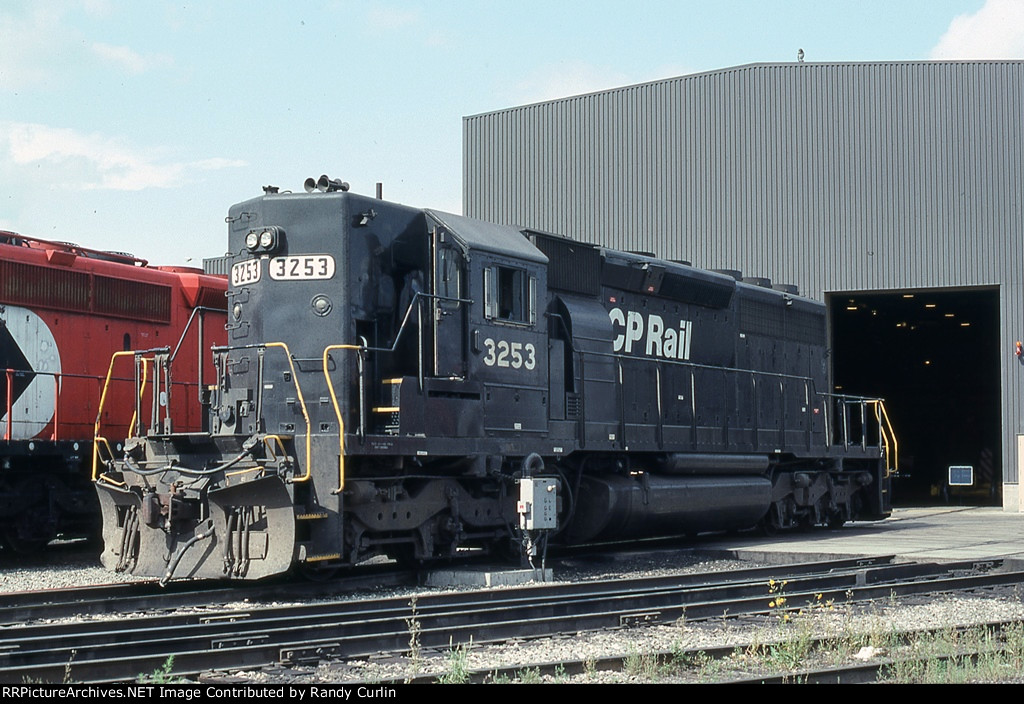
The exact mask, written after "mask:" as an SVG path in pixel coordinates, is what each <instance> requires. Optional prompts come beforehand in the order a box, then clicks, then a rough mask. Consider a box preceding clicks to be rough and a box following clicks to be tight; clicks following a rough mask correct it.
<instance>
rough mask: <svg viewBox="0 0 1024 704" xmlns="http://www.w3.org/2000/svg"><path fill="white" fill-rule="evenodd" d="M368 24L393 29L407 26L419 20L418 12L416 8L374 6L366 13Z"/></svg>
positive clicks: (376, 27) (377, 27) (378, 27)
mask: <svg viewBox="0 0 1024 704" xmlns="http://www.w3.org/2000/svg"><path fill="white" fill-rule="evenodd" d="M366 19H367V21H368V22H369V24H370V26H371V27H373V28H375V29H394V28H396V27H408V26H410V25H413V24H416V23H417V22H419V19H420V13H419V12H417V11H416V10H399V9H397V8H393V7H391V8H389V7H374V8H371V9H370V11H369V12H368V13H367V14H366Z"/></svg>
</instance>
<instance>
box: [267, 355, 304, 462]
mask: <svg viewBox="0 0 1024 704" xmlns="http://www.w3.org/2000/svg"><path fill="white" fill-rule="evenodd" d="M263 346H264V347H280V348H281V349H283V350H284V353H285V356H287V357H288V367H289V369H291V371H292V383H294V384H295V393H297V394H298V395H299V406H301V408H302V417H303V419H305V421H306V473H305V474H304V475H302V476H301V477H296V478H295V479H293V480H292V481H293V482H305V481H309V478H310V476H312V471H313V468H312V466H311V464H310V462H311V459H310V458H311V457H312V454H313V453H312V450H311V442H312V439H311V437H310V436H311V435H312V434H313V425H312V423H310V420H309V411H307V410H306V399H305V398H304V397H303V396H302V388H301V387H300V386H299V376H298V375H297V374H296V373H295V363H294V362H293V361H292V353H291V350H289V349H288V345H286V344H285V343H283V342H266V343H264V344H263ZM260 412H261V413H262V412H263V409H262V408H261V409H260Z"/></svg>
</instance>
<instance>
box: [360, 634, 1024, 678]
mask: <svg viewBox="0 0 1024 704" xmlns="http://www.w3.org/2000/svg"><path fill="white" fill-rule="evenodd" d="M1021 626H1022V624H1021V622H1020V621H990V622H988V623H982V624H975V625H973V626H969V627H962V628H958V629H953V630H954V631H955V632H957V633H961V634H962V633H967V632H968V631H970V630H982V629H984V630H986V631H987V632H988V633H989V634H991V635H992V641H993V642H992V643H991V644H990V645H989V646H988V647H982V648H977V647H968V648H960V649H959V650H958V651H957V652H956V653H941V654H936V653H933V654H930V655H926V656H921V657H914V656H912V655H901V654H899V653H897V655H896V656H895V657H882V656H878V657H875V658H874V659H873V661H872V662H856V663H848V664H843V665H828V666H822V667H801V668H799V669H787V670H786V671H784V672H777V671H775V669H773V668H772V664H771V656H770V655H769V654H768V653H770V652H771V651H773V650H774V649H777V648H780V647H785V643H784V642H767V643H766V642H758V643H740V644H733V645H729V646H720V647H710V648H691V649H688V650H682V651H680V650H673V651H667V650H662V651H655V652H649V653H645V654H643V655H638V654H636V653H629V654H620V655H612V656H606V657H601V658H589V659H562V660H558V661H545V662H532V663H518V664H515V665H505V666H501V667H483V668H473V669H470V668H467V669H466V670H465V671H464V672H462V673H461V676H460V680H461V681H463V682H465V683H494V682H522V681H530V680H533V681H536V680H538V679H540V678H542V677H547V678H549V679H550V680H552V681H558V679H559V678H562V679H565V680H567V679H568V678H570V677H572V676H575V675H585V674H589V675H590V676H594V674H596V673H598V672H614V673H620V674H624V675H629V674H635V675H637V676H641V677H642V676H644V675H647V676H649V677H650V679H653V680H661V681H665V680H669V681H671V678H673V677H675V678H677V679H680V678H681V675H683V674H688V675H689V678H690V679H692V680H695V681H703V682H704V683H707V684H711V683H714V684H787V683H802V684H866V683H872V682H879V681H885V680H887V679H891V678H892V677H893V675H894V672H896V671H898V670H900V669H901V668H902V669H903V670H910V669H915V670H918V671H921V670H924V669H925V668H926V667H928V666H929V665H935V664H936V663H941V662H949V661H959V662H963V661H965V660H972V661H977V660H978V659H980V658H983V657H985V656H987V655H992V654H994V653H999V652H1005V651H1004V650H1003V648H1002V647H1001V643H1000V639H1001V637H1002V634H1003V632H1004V631H1005V630H1006V629H1012V628H1014V627H1016V628H1020V627H1021ZM949 632H950V631H949V629H945V628H942V629H925V630H921V629H915V630H912V631H906V632H900V633H890V634H888V637H889V640H890V643H892V644H895V642H896V641H899V642H900V643H901V644H902V645H903V646H906V645H907V643H911V642H913V641H914V639H921V638H923V637H928V636H933V637H936V636H940V635H943V634H949ZM835 645H836V643H835V638H834V636H828V637H823V638H815V639H813V640H811V641H809V642H806V643H804V644H803V647H805V648H807V649H808V651H809V655H811V656H813V655H814V654H815V652H817V651H820V650H825V649H828V648H832V647H835ZM759 653H760V654H762V655H763V657H762V659H761V662H762V663H763V664H761V665H760V668H761V669H763V670H764V672H762V673H760V674H751V673H750V671H751V670H756V669H758V664H757V660H758V658H757V656H758V654H759ZM737 654H744V655H746V661H747V662H746V663H745V665H734V666H733V671H732V672H728V670H729V669H730V665H729V662H728V661H729V660H730V658H734V657H735V656H736V655H737ZM709 663H719V664H718V665H717V666H715V667H713V668H710V669H712V670H713V671H714V673H715V674H714V675H713V676H703V677H702V676H701V675H700V673H699V669H700V668H699V667H698V664H703V665H704V666H705V667H707V665H708V664H709ZM776 669H777V668H776ZM645 670H646V672H644V671H645ZM768 670H771V672H768ZM445 676H450V673H447V672H445V671H444V670H443V668H434V669H431V668H430V667H429V666H428V667H427V668H425V669H424V671H422V672H420V673H418V674H416V675H415V676H407V677H398V678H392V679H383V680H381V679H379V678H377V679H373V680H348V681H346V684H347V685H349V686H358V685H370V684H430V683H434V682H437V681H438V680H440V679H443V678H444V677H445Z"/></svg>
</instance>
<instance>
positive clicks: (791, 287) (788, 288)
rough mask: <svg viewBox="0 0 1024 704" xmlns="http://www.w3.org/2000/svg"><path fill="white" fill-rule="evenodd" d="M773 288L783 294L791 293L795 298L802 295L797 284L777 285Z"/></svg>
mask: <svg viewBox="0 0 1024 704" xmlns="http://www.w3.org/2000/svg"><path fill="white" fill-rule="evenodd" d="M772 288H773V289H775V290H776V291H782V292H783V293H789V294H792V295H794V296H799V295H800V287H799V286H797V285H796V284H775V285H774V286H772Z"/></svg>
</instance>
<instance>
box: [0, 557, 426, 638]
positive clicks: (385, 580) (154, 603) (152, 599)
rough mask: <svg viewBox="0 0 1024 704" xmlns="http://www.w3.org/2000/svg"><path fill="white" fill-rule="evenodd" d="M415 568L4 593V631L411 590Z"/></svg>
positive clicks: (0, 613)
mask: <svg viewBox="0 0 1024 704" xmlns="http://www.w3.org/2000/svg"><path fill="white" fill-rule="evenodd" d="M416 579H417V574H416V572H415V571H413V570H396V569H395V566H394V565H380V566H371V567H368V568H363V569H360V570H358V571H357V572H355V573H352V574H346V575H345V576H343V577H339V578H335V579H330V580H324V581H315V582H311V581H302V580H295V579H288V580H285V579H279V580H272V581H269V582H257V583H251V582H246V583H242V584H233V585H231V586H225V583H224V582H220V581H217V582H213V581H181V582H170V583H168V584H167V586H165V587H161V586H160V585H159V584H158V583H157V581H156V580H148V581H139V582H126V583H122V584H101V585H94V586H87V587H69V588H64V589H46V590H39V591H29V592H4V593H0V628H3V627H4V626H14V625H20V624H25V623H27V622H29V621H35V620H41V619H46V620H53V619H63V618H72V617H75V616H83V615H87V616H90V617H99V616H105V615H111V614H123V613H130V612H146V611H164V610H171V609H182V608H189V607H202V606H207V605H210V604H227V603H233V602H239V601H246V600H248V601H275V600H300V599H316V598H324V597H331V596H337V595H338V594H339V593H351V592H355V591H359V590H368V589H375V588H379V587H400V586H413V585H415V584H416Z"/></svg>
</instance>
